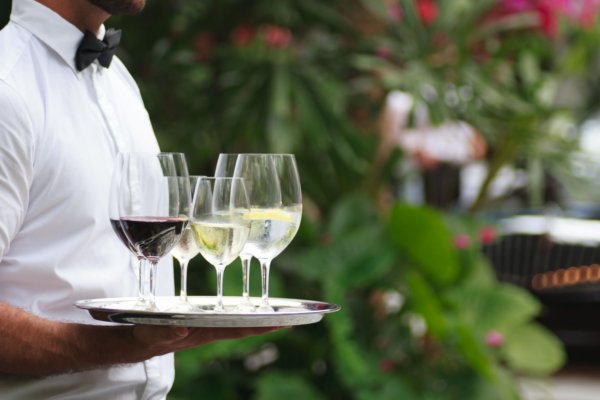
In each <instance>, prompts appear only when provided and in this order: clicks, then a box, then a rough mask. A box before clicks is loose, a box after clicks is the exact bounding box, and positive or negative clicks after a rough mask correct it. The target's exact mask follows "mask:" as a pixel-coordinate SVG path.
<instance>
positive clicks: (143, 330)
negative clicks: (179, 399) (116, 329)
mask: <svg viewBox="0 0 600 400" xmlns="http://www.w3.org/2000/svg"><path fill="white" fill-rule="evenodd" d="M283 328H285V327H260V328H257V327H250V328H186V327H170V326H169V327H164V326H152V325H136V326H134V327H133V330H132V336H133V339H134V341H135V342H136V343H137V344H139V345H142V346H144V347H146V348H147V349H148V350H150V351H151V352H157V353H160V354H164V353H169V352H174V351H179V350H184V349H188V348H191V347H196V346H200V345H203V344H207V343H211V342H215V341H219V340H231V339H241V338H245V337H249V336H256V335H262V334H266V333H269V332H274V331H277V330H280V329H283ZM152 349H154V351H152Z"/></svg>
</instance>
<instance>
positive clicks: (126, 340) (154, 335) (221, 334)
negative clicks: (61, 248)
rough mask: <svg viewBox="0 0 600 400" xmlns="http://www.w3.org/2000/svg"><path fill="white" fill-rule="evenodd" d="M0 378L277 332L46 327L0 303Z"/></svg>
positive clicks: (93, 365)
mask: <svg viewBox="0 0 600 400" xmlns="http://www.w3.org/2000/svg"><path fill="white" fill-rule="evenodd" d="M0 315H2V324H0V374H10V375H29V376H47V375H53V374H60V373H68V372H74V371H84V370H89V369H94V368H101V367H106V366H109V365H113V364H128V363H134V362H140V361H144V360H147V359H149V358H152V357H154V356H158V355H163V354H166V353H171V352H175V351H180V350H185V349H188V348H191V347H195V346H199V345H203V344H206V343H210V342H213V341H217V340H224V339H238V338H243V337H246V336H252V335H258V334H262V333H267V332H270V331H273V330H276V329H278V328H184V327H160V326H148V325H136V326H98V325H86V324H74V323H65V322H57V321H49V320H45V319H42V318H40V317H37V316H35V315H33V314H30V313H28V312H25V311H23V310H21V309H19V308H16V307H12V306H10V305H8V304H5V303H0Z"/></svg>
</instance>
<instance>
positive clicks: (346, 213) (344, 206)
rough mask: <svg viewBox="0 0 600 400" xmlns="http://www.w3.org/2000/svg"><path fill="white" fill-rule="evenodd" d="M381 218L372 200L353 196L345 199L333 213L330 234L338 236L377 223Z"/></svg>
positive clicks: (334, 236)
mask: <svg viewBox="0 0 600 400" xmlns="http://www.w3.org/2000/svg"><path fill="white" fill-rule="evenodd" d="M378 220H379V216H378V215H377V209H376V208H375V204H374V203H373V201H372V200H370V199H369V198H368V197H366V196H355V195H351V196H348V197H346V198H345V199H343V200H342V201H341V202H340V203H339V204H338V205H337V206H336V207H335V208H334V209H333V211H332V215H331V219H330V222H329V234H330V235H331V236H332V237H333V238H334V239H335V238H336V237H337V236H340V235H342V234H343V233H344V232H348V231H350V230H351V229H353V228H358V227H361V226H364V225H373V224H375V223H377V221H378Z"/></svg>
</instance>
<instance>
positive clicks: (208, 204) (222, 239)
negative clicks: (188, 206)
mask: <svg viewBox="0 0 600 400" xmlns="http://www.w3.org/2000/svg"><path fill="white" fill-rule="evenodd" d="M194 197H195V202H194V207H193V212H192V221H191V226H192V232H193V235H194V239H195V240H196V245H197V246H198V249H199V251H200V254H201V255H202V257H204V259H206V261H208V262H209V263H210V264H211V265H213V266H214V267H215V269H216V272H217V300H216V304H215V307H214V311H216V312H223V311H225V307H224V305H223V273H224V271H225V267H227V266H228V265H229V264H231V263H232V262H233V261H234V260H235V259H236V258H237V257H238V256H239V254H240V252H241V251H242V249H243V248H244V245H245V244H246V240H247V239H248V235H249V233H250V222H249V220H247V219H246V218H245V215H246V214H247V213H248V212H249V208H248V205H249V203H248V196H247V194H246V188H245V185H244V180H243V179H242V178H207V177H200V178H199V179H198V182H197V184H196V192H195V196H194Z"/></svg>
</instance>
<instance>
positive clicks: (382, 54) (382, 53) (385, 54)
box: [376, 46, 392, 60]
mask: <svg viewBox="0 0 600 400" xmlns="http://www.w3.org/2000/svg"><path fill="white" fill-rule="evenodd" d="M376 54H377V57H379V58H383V59H384V60H388V59H389V58H390V56H391V55H392V52H391V51H390V49H389V48H388V47H386V46H381V47H379V48H378V49H377V51H376Z"/></svg>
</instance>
